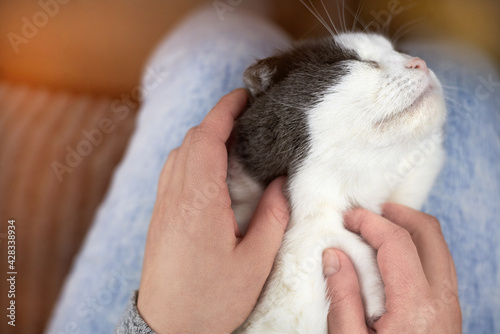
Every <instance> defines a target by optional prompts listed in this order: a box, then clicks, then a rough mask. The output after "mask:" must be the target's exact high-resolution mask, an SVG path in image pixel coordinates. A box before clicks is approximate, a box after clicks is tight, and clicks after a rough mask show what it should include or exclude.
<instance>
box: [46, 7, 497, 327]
mask: <svg viewBox="0 0 500 334" xmlns="http://www.w3.org/2000/svg"><path fill="white" fill-rule="evenodd" d="M220 18H221V17H220V16H219V15H218V13H217V12H215V11H214V10H213V9H209V10H206V11H204V12H201V13H199V14H196V15H193V16H191V17H190V18H189V19H188V20H187V21H185V22H184V23H183V24H182V25H181V26H180V27H179V28H178V29H177V30H176V31H175V32H174V33H173V34H172V35H171V36H170V37H168V38H167V39H166V40H165V41H164V42H162V44H161V45H160V47H159V49H158V50H157V51H156V53H155V56H154V57H153V58H152V59H151V61H150V63H149V66H148V67H147V69H148V70H147V71H146V75H145V77H144V82H143V86H144V87H145V92H146V99H145V101H144V104H143V106H142V109H141V112H140V116H139V120H138V126H137V129H136V132H135V134H134V136H133V138H132V140H131V144H130V146H129V148H128V151H127V154H126V156H125V158H124V161H123V162H122V163H121V165H120V167H119V168H118V169H117V171H116V173H115V175H114V178H113V183H112V186H111V189H110V191H109V193H108V195H107V197H106V200H105V201H104V202H103V204H102V205H101V207H100V209H99V212H98V214H97V216H96V219H95V221H94V223H93V226H92V228H91V230H90V232H89V235H88V236H87V239H86V242H85V244H84V246H83V248H82V250H81V251H80V254H79V256H78V258H77V260H76V262H75V264H74V267H73V269H72V273H71V275H70V276H69V278H68V280H67V282H66V285H65V287H64V291H63V294H62V296H61V298H60V300H59V303H58V306H57V308H56V311H55V313H54V317H53V319H52V321H51V324H50V326H49V329H48V332H49V333H58V334H59V333H109V332H112V330H113V328H114V325H115V323H116V322H117V321H118V319H119V317H120V316H121V313H122V312H123V310H124V307H125V305H126V303H127V301H128V299H129V297H130V295H131V294H132V292H133V291H134V290H135V289H137V288H138V286H139V281H140V274H141V266H142V257H143V253H144V244H145V240H146V233H147V229H148V224H149V219H150V217H151V212H152V209H153V205H154V202H155V197H156V187H157V180H158V176H159V174H160V170H161V168H162V166H163V164H164V162H165V160H166V158H167V155H168V153H169V152H170V151H171V150H172V149H173V148H175V147H177V146H179V145H180V143H181V142H182V139H183V138H184V135H185V133H186V132H187V130H188V129H189V128H190V127H192V126H195V125H197V124H199V123H200V122H201V120H202V119H203V117H204V116H205V114H206V113H207V112H208V111H209V109H210V108H211V107H213V106H214V105H215V103H216V102H217V100H218V99H219V98H220V97H222V96H223V95H225V94H226V93H228V92H230V91H231V90H233V89H235V88H238V87H242V86H243V82H242V74H243V71H244V70H245V68H246V67H247V66H248V65H250V64H251V63H252V61H254V60H255V59H256V58H259V57H260V58H262V57H266V56H268V55H270V54H272V53H273V51H274V50H275V49H277V48H283V47H286V46H287V45H288V44H289V40H288V38H287V37H286V36H285V34H283V33H282V32H281V31H280V30H278V29H277V28H276V27H274V26H272V25H270V24H269V23H267V22H266V21H265V20H263V19H259V18H257V17H252V16H248V15H245V14H244V13H243V11H238V10H235V11H234V12H226V13H225V15H224V20H221V19H220ZM410 47H411V48H413V49H414V50H415V52H416V53H417V54H415V55H419V56H422V58H424V59H425V60H426V61H427V62H428V63H429V65H430V67H431V68H433V69H435V70H436V73H437V75H438V76H439V77H440V78H441V79H442V81H443V82H444V83H445V85H447V86H453V87H455V88H456V89H457V90H448V92H449V93H450V97H451V98H452V99H453V100H454V102H451V101H450V102H449V103H448V106H449V112H450V115H449V119H448V122H447V138H446V150H447V152H448V160H447V164H446V166H445V168H444V170H443V173H442V174H441V176H440V177H439V179H438V181H437V183H436V185H435V187H434V189H433V191H432V193H431V196H430V198H429V200H428V203H427V204H426V206H425V208H424V210H425V211H426V212H429V213H430V214H433V215H435V216H436V217H438V218H439V219H440V221H441V224H442V228H443V232H444V234H445V237H446V240H447V242H448V244H449V245H450V248H451V251H452V254H453V257H454V259H455V262H456V266H457V273H458V279H459V287H460V298H461V303H462V310H463V313H464V325H465V326H464V332H471V333H473V332H474V333H476V332H495V331H498V330H499V329H500V321H499V320H498V319H500V312H499V311H497V310H498V309H499V308H500V295H499V293H500V291H499V290H500V289H499V288H498V285H499V282H500V275H499V273H498V263H497V262H498V259H499V258H500V246H498V245H497V244H496V243H495V241H496V240H500V238H499V237H500V226H498V225H495V222H496V221H495V217H497V216H498V214H499V212H498V211H499V208H498V203H500V177H499V171H498V168H496V165H497V164H498V163H499V162H500V161H499V160H500V141H499V131H500V119H499V117H498V111H499V110H500V101H499V99H498V97H497V96H498V95H500V94H498V92H490V91H489V90H488V89H500V88H499V87H497V86H493V87H486V90H484V89H483V90H480V89H478V88H477V87H478V86H479V85H480V84H481V82H482V81H481V80H482V79H481V76H482V77H484V78H486V79H488V75H489V74H490V73H493V72H494V69H492V68H488V67H487V66H485V65H484V63H483V61H482V59H479V60H478V58H475V59H476V61H480V62H481V63H483V64H482V66H480V68H479V69H470V68H468V67H467V64H468V63H467V62H465V63H464V62H461V61H459V62H455V61H453V60H452V59H455V58H452V59H450V58H449V57H450V56H448V54H449V53H448V51H442V50H441V49H442V48H441V47H439V46H436V45H434V46H429V45H411V46H410ZM435 50H438V51H435ZM148 73H149V74H148ZM494 78H495V79H494V80H496V82H499V80H498V78H497V77H496V76H495V77H494ZM455 88H454V89H455ZM487 92H490V96H488V97H486V95H487V94H486V93H487ZM481 93H482V94H481ZM495 93H496V95H495ZM476 95H477V96H476ZM471 103H474V105H472V104H471Z"/></svg>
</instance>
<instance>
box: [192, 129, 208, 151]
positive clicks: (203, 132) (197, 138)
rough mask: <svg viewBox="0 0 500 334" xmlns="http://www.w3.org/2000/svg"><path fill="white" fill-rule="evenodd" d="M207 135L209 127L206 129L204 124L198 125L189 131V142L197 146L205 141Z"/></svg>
mask: <svg viewBox="0 0 500 334" xmlns="http://www.w3.org/2000/svg"><path fill="white" fill-rule="evenodd" d="M209 137H210V131H209V129H207V127H206V126H205V125H198V126H197V127H195V128H193V131H192V133H191V143H192V144H193V145H194V146H198V145H200V144H202V143H204V142H206V141H207V139H208V138H209Z"/></svg>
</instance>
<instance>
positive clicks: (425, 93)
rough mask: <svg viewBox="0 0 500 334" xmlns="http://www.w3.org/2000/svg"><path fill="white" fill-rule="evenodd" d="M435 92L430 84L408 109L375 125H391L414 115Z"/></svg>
mask: <svg viewBox="0 0 500 334" xmlns="http://www.w3.org/2000/svg"><path fill="white" fill-rule="evenodd" d="M433 92H434V86H433V85H432V84H429V85H428V86H427V88H425V89H424V90H423V92H422V93H421V94H420V95H419V96H418V97H417V98H416V99H415V100H413V102H412V103H411V104H410V105H409V106H408V107H406V108H404V109H403V110H401V111H398V112H396V113H394V114H392V115H391V116H389V117H385V118H383V119H381V120H379V121H377V122H376V123H375V126H380V125H381V124H383V123H391V122H392V121H394V120H396V119H399V118H401V117H404V116H405V115H410V114H412V113H414V112H415V111H416V110H418V107H419V106H420V105H421V104H422V103H423V102H424V101H425V100H426V99H428V98H429V97H430V96H431V95H432V93H433Z"/></svg>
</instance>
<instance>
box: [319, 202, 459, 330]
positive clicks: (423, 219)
mask: <svg viewBox="0 0 500 334" xmlns="http://www.w3.org/2000/svg"><path fill="white" fill-rule="evenodd" d="M345 226H346V227H347V228H348V229H349V230H351V231H353V232H356V233H359V234H361V236H362V237H363V238H364V239H365V240H366V241H367V242H368V243H369V244H370V245H371V246H372V247H373V248H375V249H376V250H377V262H378V265H379V268H380V273H381V275H382V280H383V281H384V284H385V292H386V308H387V313H385V314H384V315H383V316H382V317H381V318H380V319H379V320H377V321H376V322H375V323H374V324H373V330H375V331H376V332H377V333H439V334H443V333H453V334H456V333H461V331H462V315H461V311H460V304H459V300H458V287H457V275H456V272H455V265H454V263H453V259H452V257H451V254H450V251H449V250H448V246H447V245H446V242H445V240H444V237H443V234H442V232H441V227H440V225H439V221H438V220H437V219H436V218H434V217H432V216H429V215H427V214H425V213H422V212H419V211H416V210H413V209H410V208H407V207H405V206H402V205H398V204H392V203H389V204H386V205H385V206H384V208H383V214H382V216H379V215H376V214H374V213H372V212H369V211H367V210H364V209H355V210H353V211H351V212H349V213H348V214H347V215H346V216H345ZM323 265H324V272H325V276H326V278H327V284H328V289H329V291H330V292H331V295H332V296H333V297H332V300H331V306H330V312H329V315H328V328H329V332H330V333H371V332H373V330H372V329H370V328H368V327H367V326H366V324H365V318H364V313H363V303H362V300H361V295H360V292H359V285H358V280H357V276H356V273H355V271H354V267H353V265H352V263H351V262H350V261H349V259H348V257H347V256H346V255H345V254H344V253H342V252H341V251H338V250H333V249H328V250H326V251H325V252H324V253H323Z"/></svg>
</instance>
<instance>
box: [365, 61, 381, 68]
mask: <svg viewBox="0 0 500 334" xmlns="http://www.w3.org/2000/svg"><path fill="white" fill-rule="evenodd" d="M365 63H367V64H368V65H370V66H372V67H374V68H380V65H379V64H378V63H377V62H376V61H373V60H367V61H365Z"/></svg>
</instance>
